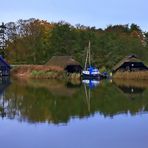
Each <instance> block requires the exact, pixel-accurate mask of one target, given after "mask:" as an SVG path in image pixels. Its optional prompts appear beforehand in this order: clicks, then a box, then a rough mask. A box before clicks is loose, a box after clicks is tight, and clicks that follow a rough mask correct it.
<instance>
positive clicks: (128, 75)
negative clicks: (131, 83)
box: [113, 71, 148, 80]
mask: <svg viewBox="0 0 148 148" xmlns="http://www.w3.org/2000/svg"><path fill="white" fill-rule="evenodd" d="M113 79H131V80H148V71H138V72H116V73H115V74H114V75H113Z"/></svg>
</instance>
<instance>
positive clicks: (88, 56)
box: [84, 41, 91, 70]
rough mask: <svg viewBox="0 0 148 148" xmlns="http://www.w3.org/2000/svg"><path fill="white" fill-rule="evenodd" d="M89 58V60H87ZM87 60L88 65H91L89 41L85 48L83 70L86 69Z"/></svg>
mask: <svg viewBox="0 0 148 148" xmlns="http://www.w3.org/2000/svg"><path fill="white" fill-rule="evenodd" d="M88 60H89V61H88ZM87 61H88V62H89V63H88V64H89V66H90V65H91V63H90V41H89V43H88V49H87V54H86V59H85V66H84V70H86V68H87Z"/></svg>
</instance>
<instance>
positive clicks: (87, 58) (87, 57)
mask: <svg viewBox="0 0 148 148" xmlns="http://www.w3.org/2000/svg"><path fill="white" fill-rule="evenodd" d="M87 60H88V50H87V54H86V59H85V67H84V70H86V67H87Z"/></svg>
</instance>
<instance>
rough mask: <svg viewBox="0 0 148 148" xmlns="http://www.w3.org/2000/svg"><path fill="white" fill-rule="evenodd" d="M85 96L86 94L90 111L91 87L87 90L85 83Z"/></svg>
mask: <svg viewBox="0 0 148 148" xmlns="http://www.w3.org/2000/svg"><path fill="white" fill-rule="evenodd" d="M84 90H85V96H86V103H87V106H88V111H89V112H90V88H89V89H88V90H87V88H86V85H85V84H84Z"/></svg>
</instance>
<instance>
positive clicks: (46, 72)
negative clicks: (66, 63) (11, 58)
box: [11, 65, 80, 80]
mask: <svg viewBox="0 0 148 148" xmlns="http://www.w3.org/2000/svg"><path fill="white" fill-rule="evenodd" d="M11 75H12V76H13V77H16V78H23V79H28V78H33V79H65V80H67V79H69V80H71V79H72V80H73V79H80V74H78V73H72V74H69V73H68V74H67V73H66V72H65V71H64V70H63V69H62V68H60V67H56V66H47V65H14V66H12V70H11Z"/></svg>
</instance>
